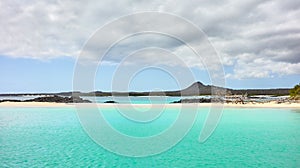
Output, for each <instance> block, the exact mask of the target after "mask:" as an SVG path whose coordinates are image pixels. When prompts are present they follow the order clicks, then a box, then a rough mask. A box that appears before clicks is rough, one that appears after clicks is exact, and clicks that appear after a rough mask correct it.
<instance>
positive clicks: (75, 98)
mask: <svg viewBox="0 0 300 168" xmlns="http://www.w3.org/2000/svg"><path fill="white" fill-rule="evenodd" d="M1 102H49V103H92V102H91V101H90V100H85V99H82V98H81V97H79V96H71V97H61V96H57V95H51V96H43V97H37V98H34V99H29V100H11V99H4V100H0V103H1Z"/></svg>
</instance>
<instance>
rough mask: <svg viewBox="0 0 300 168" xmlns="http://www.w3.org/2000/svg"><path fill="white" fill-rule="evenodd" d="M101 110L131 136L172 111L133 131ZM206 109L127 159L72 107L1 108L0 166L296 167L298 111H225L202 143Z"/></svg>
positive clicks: (164, 121)
mask: <svg viewBox="0 0 300 168" xmlns="http://www.w3.org/2000/svg"><path fill="white" fill-rule="evenodd" d="M172 110H175V111H176V109H171V108H170V109H167V111H172ZM104 113H107V118H108V120H109V121H110V122H111V124H112V125H113V126H114V127H115V128H116V129H118V130H119V131H121V132H123V133H125V134H130V135H132V136H149V135H151V134H156V133H158V132H160V131H162V130H164V129H165V127H166V125H169V124H172V122H173V121H174V120H175V119H176V116H175V115H177V113H176V112H174V113H173V114H174V116H173V115H172V113H169V114H168V115H162V116H161V118H159V120H158V121H157V122H156V123H153V124H152V125H151V123H150V125H143V126H142V129H139V131H136V130H137V129H134V128H133V126H132V125H131V124H128V123H127V121H126V122H125V120H124V118H122V117H120V116H117V113H115V111H114V109H104ZM207 113H208V108H200V109H199V113H198V117H197V120H196V122H195V124H194V126H193V128H192V129H191V130H190V132H189V133H188V134H187V136H185V137H184V138H183V140H182V141H181V142H180V143H178V144H177V145H176V146H174V147H173V148H171V149H170V150H168V151H166V152H164V153H161V154H158V155H154V156H151V157H145V158H131V157H124V156H120V155H116V154H113V153H111V152H108V151H107V150H105V149H103V148H102V147H100V146H99V145H97V144H96V143H95V142H94V141H92V140H91V139H90V138H89V136H88V135H87V134H86V133H85V132H84V130H83V129H82V127H81V125H80V122H79V119H78V117H77V114H76V110H75V109H74V108H0V142H1V143H0V167H300V159H299V158H300V110H297V109H269V108H259V109H250V108H231V109H225V110H224V113H223V117H222V119H221V121H220V123H219V125H218V127H217V129H216V130H215V132H214V133H213V135H212V136H211V137H210V138H209V139H208V140H207V141H206V142H205V143H202V144H201V143H199V142H198V137H199V133H200V131H201V128H202V126H203V123H204V121H205V118H206V115H207ZM170 114H171V115H170ZM115 115H116V116H115ZM143 130H145V131H143ZM146 130H147V131H146Z"/></svg>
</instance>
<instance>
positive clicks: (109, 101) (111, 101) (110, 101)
mask: <svg viewBox="0 0 300 168" xmlns="http://www.w3.org/2000/svg"><path fill="white" fill-rule="evenodd" d="M104 103H118V102H116V101H113V100H108V101H105V102H104Z"/></svg>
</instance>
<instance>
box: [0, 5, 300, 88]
mask: <svg viewBox="0 0 300 168" xmlns="http://www.w3.org/2000/svg"><path fill="white" fill-rule="evenodd" d="M0 9H1V10H0V24H1V27H0V37H1V40H0V74H1V79H0V85H1V88H0V92H5V93H7V92H52V91H69V90H72V79H73V71H74V67H75V64H76V60H77V57H78V56H79V55H80V53H81V51H82V49H83V47H84V44H86V43H87V42H88V40H89V39H90V38H91V37H92V35H95V33H96V32H97V30H99V29H101V28H102V27H103V26H105V25H107V24H109V23H111V22H113V21H116V20H118V19H119V18H120V17H123V16H126V15H130V14H133V13H137V12H145V11H157V12H167V13H169V14H172V15H175V16H179V17H181V18H182V19H184V20H187V21H189V22H191V23H192V24H194V25H195V26H197V27H198V28H199V29H200V30H202V31H203V38H204V37H205V38H207V41H209V43H210V44H211V46H210V47H212V48H214V50H215V52H216V53H217V54H218V56H219V57H220V61H221V63H222V65H223V67H222V68H223V69H224V76H225V78H226V86H227V87H231V88H277V87H292V86H293V85H295V84H297V83H299V82H300V80H299V79H300V19H299V18H300V1H295V0H285V1H283V0H245V1H236V0H212V1H201V0H198V1H183V0H181V1H179V0H178V1H174V0H172V1H164V2H162V1H151V2H149V1H134V0H131V1H121V2H116V1H111V0H103V1H96V0H91V1H82V2H74V1H71V0H64V1H55V0H53V1H52V0H51V1H50V0H49V1H38V0H30V1H25V0H24V1H23V0H18V1H11V0H1V1H0ZM141 22H143V23H145V24H142V25H140V23H141ZM145 25H146V27H143V26H145ZM141 27H142V28H145V29H147V28H149V27H150V28H151V27H159V28H162V29H165V30H166V31H169V30H170V31H172V32H175V33H177V34H180V35H182V36H184V37H186V40H185V41H184V42H180V41H178V40H176V39H174V38H172V37H169V36H167V35H163V34H155V33H141V34H137V35H134V36H130V37H127V38H124V39H118V41H116V42H117V44H116V45H114V46H113V47H112V48H111V49H110V51H109V53H108V54H107V55H106V57H105V58H104V59H103V63H102V64H101V68H100V69H101V70H99V71H98V73H97V78H96V89H98V90H106V91H109V90H111V85H112V81H113V80H114V79H113V76H114V72H115V70H116V69H118V66H119V65H120V63H123V64H124V66H125V65H126V67H127V68H130V67H134V66H136V65H144V66H146V65H147V66H160V68H161V67H162V68H161V69H163V68H166V67H167V68H169V69H170V70H172V69H173V70H177V71H180V69H182V67H184V68H188V69H189V70H190V71H191V72H192V73H193V75H194V76H195V80H198V81H202V82H203V83H205V84H211V80H210V76H209V74H208V72H207V68H208V67H212V66H213V65H215V62H214V60H215V59H212V57H211V54H209V53H207V52H206V47H204V46H202V45H201V46H199V45H198V47H199V48H201V49H202V50H203V53H202V55H201V57H202V59H203V60H204V64H205V65H204V64H203V60H202V61H201V60H200V59H199V58H198V57H196V56H195V55H194V53H193V52H191V50H190V49H189V48H188V47H187V45H186V44H185V42H187V43H189V42H193V43H196V42H197V40H198V41H201V40H202V39H198V38H194V37H195V35H194V34H193V31H190V30H191V29H190V28H189V27H184V26H180V24H179V23H178V22H176V21H174V22H170V21H169V20H165V21H164V20H163V19H162V18H160V19H155V18H151V17H149V18H148V17H143V18H135V19H132V20H126V21H125V22H122V23H118V25H117V26H115V28H114V29H111V32H110V33H107V34H105V35H103V36H101V38H99V39H97V40H95V41H94V42H93V44H92V46H93V47H90V48H88V49H87V50H86V52H87V53H85V54H84V57H85V59H86V60H88V61H89V62H90V63H91V64H92V63H95V62H93V60H95V58H97V57H99V55H98V52H99V50H101V49H103V48H102V47H103V46H102V44H105V43H106V42H109V41H110V40H111V39H113V37H114V36H115V35H116V34H118V35H120V36H122V35H123V36H125V35H126V32H127V31H129V32H130V31H134V30H141ZM122 33H123V34H122ZM149 47H150V48H151V47H152V48H153V49H152V50H149ZM143 49H146V50H143ZM157 49H160V50H159V51H158V50H157ZM145 51H147V52H145ZM129 55H130V57H129ZM205 60H206V61H205ZM183 65H184V66H183ZM161 69H160V70H159V68H157V69H155V68H152V69H151V68H150V69H148V70H144V71H141V72H138V73H136V75H135V76H134V77H133V78H132V83H131V84H128V83H120V84H127V85H130V86H129V90H152V89H168V90H172V89H177V88H178V84H176V79H175V78H177V77H178V78H180V80H183V81H184V82H183V83H184V84H183V85H184V86H187V85H188V84H189V83H190V82H192V80H184V76H185V75H184V74H172V73H171V74H170V73H166V72H165V71H163V70H161ZM182 72H183V70H182ZM122 73H126V72H124V71H122ZM172 75H173V76H172ZM177 75H178V76H177ZM180 75H181V77H180ZM121 76H122V75H121ZM177 80H178V79H177ZM120 82H122V81H120ZM177 82H178V81H177Z"/></svg>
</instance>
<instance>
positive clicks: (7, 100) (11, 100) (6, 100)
mask: <svg viewBox="0 0 300 168" xmlns="http://www.w3.org/2000/svg"><path fill="white" fill-rule="evenodd" d="M2 102H21V100H15V99H3V100H0V103H2Z"/></svg>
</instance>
